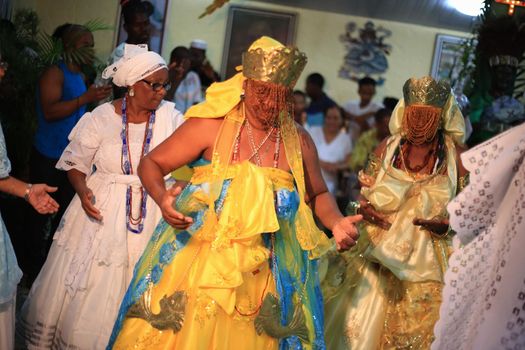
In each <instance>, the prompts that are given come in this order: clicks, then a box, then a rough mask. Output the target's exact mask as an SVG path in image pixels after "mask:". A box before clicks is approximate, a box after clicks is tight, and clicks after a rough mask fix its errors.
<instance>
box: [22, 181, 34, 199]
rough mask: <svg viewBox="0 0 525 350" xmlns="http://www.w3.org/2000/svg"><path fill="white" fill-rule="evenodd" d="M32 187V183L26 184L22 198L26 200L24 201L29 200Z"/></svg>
mask: <svg viewBox="0 0 525 350" xmlns="http://www.w3.org/2000/svg"><path fill="white" fill-rule="evenodd" d="M32 188H33V184H27V185H26V191H25V192H24V199H25V200H26V202H29V196H30V195H31V189H32Z"/></svg>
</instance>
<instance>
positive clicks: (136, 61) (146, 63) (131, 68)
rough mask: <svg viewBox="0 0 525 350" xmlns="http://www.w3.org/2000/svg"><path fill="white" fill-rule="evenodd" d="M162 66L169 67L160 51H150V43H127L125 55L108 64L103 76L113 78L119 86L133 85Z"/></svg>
mask: <svg viewBox="0 0 525 350" xmlns="http://www.w3.org/2000/svg"><path fill="white" fill-rule="evenodd" d="M162 68H167V65H166V61H164V59H163V58H162V57H161V56H160V55H159V54H158V53H156V52H153V51H148V45H146V44H140V45H130V44H125V46H124V56H123V57H122V58H121V59H119V60H118V61H116V62H115V63H113V64H111V65H109V66H107V67H106V69H104V72H102V78H104V79H109V78H113V83H114V84H115V85H117V86H121V87H125V86H131V85H133V84H135V83H136V82H137V81H140V80H142V79H144V78H145V77H147V76H148V75H150V74H153V73H155V72H156V71H158V70H160V69H162Z"/></svg>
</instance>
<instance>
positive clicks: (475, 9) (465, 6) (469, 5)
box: [448, 0, 483, 16]
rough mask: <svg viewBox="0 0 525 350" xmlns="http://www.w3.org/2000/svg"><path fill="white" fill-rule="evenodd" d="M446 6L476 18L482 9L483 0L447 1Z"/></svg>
mask: <svg viewBox="0 0 525 350" xmlns="http://www.w3.org/2000/svg"><path fill="white" fill-rule="evenodd" d="M448 5H449V6H452V7H453V8H455V9H456V10H457V11H459V12H461V13H462V14H464V15H467V16H477V15H479V14H480V12H481V8H482V7H483V0H448Z"/></svg>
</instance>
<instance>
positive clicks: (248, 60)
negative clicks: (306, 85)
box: [242, 37, 307, 88]
mask: <svg viewBox="0 0 525 350" xmlns="http://www.w3.org/2000/svg"><path fill="white" fill-rule="evenodd" d="M306 62H307V59H306V55H305V54H304V53H302V52H300V51H299V50H298V49H297V48H295V47H286V46H284V45H282V44H281V43H280V42H278V41H276V40H274V39H272V38H269V37H262V38H260V39H258V40H257V41H255V42H254V43H253V44H252V45H251V46H250V48H249V49H248V51H247V52H245V53H243V56H242V72H243V75H244V76H245V77H246V78H250V79H254V80H259V81H264V82H268V83H273V84H278V85H283V86H286V87H289V88H293V87H294V86H295V84H296V83H297V80H298V79H299V76H300V75H301V72H302V71H303V69H304V66H305V65H306Z"/></svg>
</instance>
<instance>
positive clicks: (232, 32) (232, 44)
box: [221, 6, 297, 79]
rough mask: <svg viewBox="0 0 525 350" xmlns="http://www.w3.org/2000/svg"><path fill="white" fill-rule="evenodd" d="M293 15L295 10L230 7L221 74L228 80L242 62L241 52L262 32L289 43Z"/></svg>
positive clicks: (293, 21)
mask: <svg viewBox="0 0 525 350" xmlns="http://www.w3.org/2000/svg"><path fill="white" fill-rule="evenodd" d="M296 18H297V14H295V13H288V12H277V11H268V10H261V9H256V8H250V7H243V6H230V9H229V12H228V23H227V26H226V36H225V40H224V50H223V56H222V66H221V75H222V77H223V78H224V79H228V78H230V77H232V76H233V75H235V73H236V70H235V67H237V66H239V65H241V64H242V53H243V52H244V51H246V50H247V49H248V47H249V46H250V44H251V43H252V42H254V41H255V40H257V39H258V38H259V37H261V36H263V35H267V36H270V37H272V38H274V39H276V40H278V41H280V42H281V43H283V44H285V45H293V44H294V43H295V24H296Z"/></svg>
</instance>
